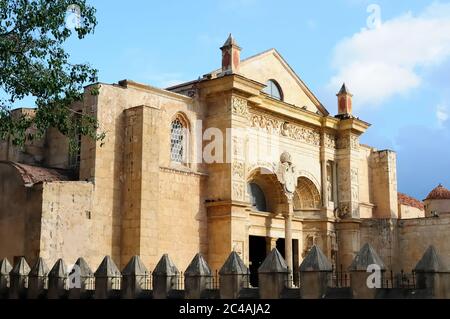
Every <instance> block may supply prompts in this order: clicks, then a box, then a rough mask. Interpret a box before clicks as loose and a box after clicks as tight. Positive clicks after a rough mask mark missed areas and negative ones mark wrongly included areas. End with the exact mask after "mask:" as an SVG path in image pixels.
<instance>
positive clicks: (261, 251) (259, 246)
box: [249, 236, 266, 287]
mask: <svg viewBox="0 0 450 319" xmlns="http://www.w3.org/2000/svg"><path fill="white" fill-rule="evenodd" d="M249 246H250V247H249V249H250V255H249V259H250V260H249V261H250V267H249V268H250V284H251V285H252V286H253V287H258V268H259V266H261V264H262V263H263V261H264V259H265V258H266V237H260V236H250V238H249Z"/></svg>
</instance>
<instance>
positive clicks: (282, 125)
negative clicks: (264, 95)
mask: <svg viewBox="0 0 450 319" xmlns="http://www.w3.org/2000/svg"><path fill="white" fill-rule="evenodd" d="M250 123H251V126H252V127H255V128H258V129H264V130H265V131H267V132H268V133H270V134H279V135H282V136H286V137H289V138H292V139H295V140H298V141H302V142H305V143H307V144H311V145H315V146H320V134H319V132H318V131H316V130H314V129H310V128H307V127H303V126H300V125H295V124H290V123H287V122H284V121H281V120H278V119H275V118H270V117H267V116H266V115H262V114H251V115H250Z"/></svg>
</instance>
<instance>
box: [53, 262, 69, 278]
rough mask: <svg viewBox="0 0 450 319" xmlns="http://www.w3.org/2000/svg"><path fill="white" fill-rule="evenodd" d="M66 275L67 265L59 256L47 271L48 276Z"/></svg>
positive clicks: (58, 276) (61, 276) (62, 276)
mask: <svg viewBox="0 0 450 319" xmlns="http://www.w3.org/2000/svg"><path fill="white" fill-rule="evenodd" d="M66 276H67V267H66V264H65V263H64V261H63V260H62V259H61V258H59V259H58V260H57V261H56V263H55V265H54V266H53V268H52V269H51V270H50V272H49V273H48V277H49V278H66Z"/></svg>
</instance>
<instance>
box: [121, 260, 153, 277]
mask: <svg viewBox="0 0 450 319" xmlns="http://www.w3.org/2000/svg"><path fill="white" fill-rule="evenodd" d="M148 274H149V272H148V270H147V267H145V265H144V263H143V262H142V260H141V258H139V256H133V257H131V259H130V261H129V262H128V264H127V265H126V266H125V268H124V269H123V270H122V275H123V276H147V275H148Z"/></svg>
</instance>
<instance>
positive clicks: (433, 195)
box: [425, 184, 450, 200]
mask: <svg viewBox="0 0 450 319" xmlns="http://www.w3.org/2000/svg"><path fill="white" fill-rule="evenodd" d="M428 199H450V190H448V189H447V188H445V187H444V186H442V184H439V185H438V187H436V188H435V189H433V190H432V191H431V192H430V193H429V194H428V196H427V198H425V200H428Z"/></svg>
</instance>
